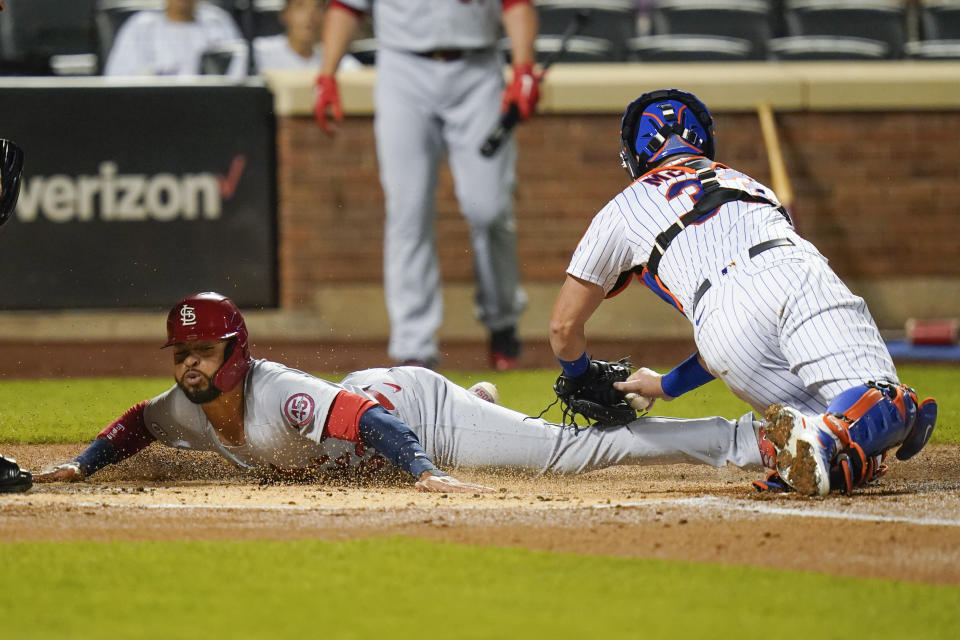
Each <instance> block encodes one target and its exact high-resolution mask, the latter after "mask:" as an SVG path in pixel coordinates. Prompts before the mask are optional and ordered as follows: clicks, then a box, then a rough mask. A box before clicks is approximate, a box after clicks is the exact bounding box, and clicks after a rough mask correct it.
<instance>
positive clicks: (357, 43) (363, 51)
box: [350, 38, 377, 65]
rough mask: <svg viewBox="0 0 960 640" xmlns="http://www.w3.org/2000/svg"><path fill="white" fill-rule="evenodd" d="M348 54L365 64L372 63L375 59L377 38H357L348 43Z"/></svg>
mask: <svg viewBox="0 0 960 640" xmlns="http://www.w3.org/2000/svg"><path fill="white" fill-rule="evenodd" d="M350 55H352V56H353V57H354V58H356V59H357V60H359V61H360V62H362V63H363V64H365V65H372V64H374V63H375V62H376V61H377V39H376V38H357V39H356V40H354V41H353V42H351V43H350Z"/></svg>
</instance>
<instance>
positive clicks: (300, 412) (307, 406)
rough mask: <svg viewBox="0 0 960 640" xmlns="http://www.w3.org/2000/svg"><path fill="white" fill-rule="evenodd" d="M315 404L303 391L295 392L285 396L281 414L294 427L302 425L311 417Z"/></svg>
mask: <svg viewBox="0 0 960 640" xmlns="http://www.w3.org/2000/svg"><path fill="white" fill-rule="evenodd" d="M315 407H316V404H315V403H314V401H313V398H311V397H310V396H308V395H307V394H305V393H296V394H294V395H292V396H290V397H289V398H287V401H286V403H284V405H283V414H284V415H285V416H286V417H287V420H289V421H290V424H292V425H293V426H295V427H302V426H304V425H306V424H308V423H309V422H310V421H311V420H312V419H313V410H314V408H315Z"/></svg>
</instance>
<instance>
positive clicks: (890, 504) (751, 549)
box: [0, 445, 960, 584]
mask: <svg viewBox="0 0 960 640" xmlns="http://www.w3.org/2000/svg"><path fill="white" fill-rule="evenodd" d="M81 449H82V446H80V445H22V446H17V445H6V446H5V447H4V453H5V454H7V455H12V456H13V457H15V458H17V459H18V460H19V461H20V463H21V465H22V466H23V467H24V468H27V469H31V470H36V469H42V468H46V467H49V466H51V465H53V464H55V463H56V462H59V461H62V460H65V459H69V458H71V457H73V456H74V455H76V453H78V452H79V451H80V450H81ZM958 468H960V447H958V446H955V445H937V446H928V447H927V448H926V449H924V451H923V452H921V453H920V454H919V455H917V456H916V457H915V458H914V459H912V460H910V461H908V462H905V463H901V462H897V461H893V463H892V464H891V470H890V472H889V473H888V474H887V476H886V477H884V478H883V479H882V480H881V481H880V483H878V484H877V485H875V486H871V487H869V488H867V489H865V490H863V491H862V492H860V493H858V494H857V495H855V496H853V497H847V496H843V495H837V494H832V495H830V496H828V497H827V498H823V499H808V498H801V497H799V496H795V495H767V494H759V493H757V492H756V491H754V490H753V488H752V487H751V486H750V480H752V479H755V478H756V477H757V476H756V474H750V473H745V472H743V471H740V470H739V469H735V468H724V469H714V468H712V467H706V466H694V465H672V466H666V467H618V468H612V469H606V470H603V471H598V472H591V473H587V474H583V475H579V476H557V475H549V476H539V477H538V476H534V475H524V474H516V473H503V472H498V471H496V470H479V469H477V470H475V469H470V470H461V471H459V472H458V474H457V475H458V477H460V478H461V479H464V480H468V481H472V482H478V483H480V484H484V485H487V486H490V487H493V488H495V489H496V490H497V491H496V493H493V494H423V493H418V492H417V491H415V490H414V488H413V486H412V483H411V482H410V481H409V480H408V479H404V478H401V477H399V476H387V477H384V478H380V479H376V480H370V479H364V480H358V479H356V478H346V477H328V478H323V479H321V480H317V481H313V482H308V483H297V484H276V483H266V482H263V481H261V480H259V479H258V478H256V477H252V476H249V475H246V474H243V473H241V472H239V471H237V470H236V469H234V468H233V467H231V466H229V465H228V464H227V463H226V462H225V461H223V460H222V459H220V458H219V457H217V456H215V455H211V454H198V453H195V452H184V451H177V450H173V449H164V448H160V447H156V448H150V449H148V450H146V451H145V452H143V453H142V454H140V455H138V456H136V457H134V458H132V459H130V460H128V461H126V462H124V463H122V464H120V465H117V466H116V467H115V468H112V469H109V470H104V471H103V472H101V473H98V474H97V475H95V476H94V477H93V478H91V479H89V480H88V481H85V482H81V483H76V484H59V483H58V484H48V485H35V486H34V488H33V489H32V490H31V491H30V492H28V493H24V494H4V495H2V496H0V539H3V540H5V541H11V542H13V541H37V540H98V541H130V540H257V539H263V540H288V539H300V538H321V539H328V540H347V539H354V538H364V537H371V536H395V535H403V536H415V537H420V538H425V539H430V540H444V541H450V542H456V543H463V544H476V545H498V546H517V547H524V548H529V549H537V550H545V551H565V552H574V553H586V554H598V555H615V556H628V557H651V558H668V559H673V560H686V561H692V562H719V563H724V564H746V565H753V566H765V567H776V568H784V569H798V570H805V571H819V572H825V573H832V574H837V575H846V576H854V577H882V578H892V579H898V580H908V581H914V582H927V583H939V584H960V474H958ZM836 541H848V542H847V543H845V544H838V543H837V542H836Z"/></svg>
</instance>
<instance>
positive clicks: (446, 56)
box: [410, 49, 489, 62]
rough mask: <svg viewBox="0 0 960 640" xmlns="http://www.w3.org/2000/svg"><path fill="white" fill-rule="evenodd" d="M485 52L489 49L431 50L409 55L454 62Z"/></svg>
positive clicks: (414, 52)
mask: <svg viewBox="0 0 960 640" xmlns="http://www.w3.org/2000/svg"><path fill="white" fill-rule="evenodd" d="M486 51H489V49H431V50H430V51H411V52H410V53H412V54H413V55H415V56H420V57H421V58H430V59H431V60H437V61H438V62H455V61H457V60H461V59H463V58H466V57H467V56H470V55H473V54H476V53H482V52H486Z"/></svg>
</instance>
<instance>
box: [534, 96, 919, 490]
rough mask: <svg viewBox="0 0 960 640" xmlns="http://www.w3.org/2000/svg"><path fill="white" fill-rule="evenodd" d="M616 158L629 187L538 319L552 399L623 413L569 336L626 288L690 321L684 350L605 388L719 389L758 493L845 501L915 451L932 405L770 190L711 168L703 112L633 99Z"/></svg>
mask: <svg viewBox="0 0 960 640" xmlns="http://www.w3.org/2000/svg"><path fill="white" fill-rule="evenodd" d="M620 148H621V154H620V155H621V160H622V163H623V167H624V168H625V169H626V170H627V173H628V174H629V176H630V181H631V184H630V186H628V187H626V188H625V189H624V190H623V191H621V192H620V193H619V194H618V195H616V196H615V197H614V198H613V199H612V200H611V201H610V202H609V203H608V204H607V205H606V206H605V207H604V208H603V209H602V210H601V211H600V212H599V213H597V215H596V216H595V217H594V218H593V221H592V222H591V223H590V226H589V228H588V229H587V231H586V233H585V234H584V236H583V238H582V239H581V241H580V244H579V245H578V246H577V248H576V250H575V251H574V254H573V257H572V259H571V260H570V265H569V267H568V268H567V278H566V281H565V282H564V284H563V287H562V289H561V291H560V294H559V296H558V298H557V300H556V303H555V304H554V307H553V312H552V316H551V319H550V344H551V346H552V347H553V352H554V354H555V355H556V357H557V358H558V359H559V361H560V365H561V367H562V369H563V374H562V375H561V377H560V379H559V380H558V383H557V387H556V391H557V394H558V395H559V396H560V397H561V399H566V400H567V401H568V402H571V404H572V403H574V402H580V404H581V405H582V404H583V401H584V399H585V398H587V399H589V398H591V397H592V394H593V391H591V390H592V389H594V388H595V387H597V388H600V389H605V391H603V392H602V393H600V395H597V396H595V397H593V399H594V400H595V401H596V404H599V405H607V404H611V403H612V407H613V410H615V411H616V412H618V413H619V412H621V411H623V412H624V415H623V416H621V417H622V418H626V417H627V416H626V411H627V410H628V407H627V403H626V397H625V396H623V395H617V394H614V393H613V392H611V390H610V389H609V384H608V383H606V380H609V379H613V378H615V377H617V376H618V375H622V374H623V371H622V370H612V369H611V368H610V367H609V366H606V365H603V364H599V363H596V362H594V361H591V360H590V358H589V357H588V356H587V354H586V346H587V342H586V337H585V331H584V326H585V324H586V321H587V319H589V318H590V316H591V315H592V314H593V312H594V311H595V310H596V309H597V307H598V306H599V305H600V304H601V303H602V302H603V300H604V299H605V298H609V297H611V296H613V295H616V294H617V293H619V292H620V291H621V290H623V288H625V287H626V286H627V285H628V284H629V283H630V281H631V280H632V279H633V277H634V276H636V277H637V278H638V279H639V280H641V281H642V282H643V283H644V284H645V285H646V286H648V287H649V288H650V289H651V290H653V291H654V292H655V293H657V294H658V295H659V296H660V297H661V298H663V299H664V300H665V301H666V302H668V303H670V304H671V305H673V306H674V307H676V309H677V310H678V311H679V312H680V313H682V314H683V315H684V316H685V317H686V318H687V319H688V320H689V321H690V323H691V324H692V325H693V335H694V340H695V342H696V344H697V348H698V351H697V353H694V354H693V355H692V356H690V358H688V359H687V360H686V361H685V362H683V363H681V364H680V365H678V366H677V367H675V368H674V369H673V370H672V371H670V372H669V373H667V374H665V375H660V374H659V373H657V372H655V371H652V370H650V369H647V368H641V369H639V370H638V371H636V372H635V373H633V374H631V375H630V376H629V379H628V380H626V381H621V382H615V383H614V387H615V388H616V390H617V391H618V392H623V393H634V394H637V395H638V396H639V397H640V398H644V399H645V400H648V401H653V400H655V399H657V398H663V399H665V400H670V399H672V398H675V397H677V396H679V395H682V394H684V393H686V392H688V391H692V390H693V389H695V388H697V387H699V386H701V385H703V384H706V383H707V382H709V381H711V380H713V379H714V377H719V378H721V379H722V380H723V381H724V383H726V385H727V386H728V387H729V388H730V390H731V391H733V393H734V394H735V395H736V396H737V397H739V398H741V399H742V400H744V401H746V402H748V403H749V404H750V405H751V406H752V407H753V408H754V409H755V410H756V411H757V412H758V413H759V414H761V415H765V418H766V425H765V435H766V436H767V437H769V439H770V441H771V442H772V446H771V447H768V448H767V453H768V454H775V459H776V468H775V471H774V473H773V474H771V475H770V476H769V477H768V478H767V480H765V481H763V482H759V483H756V484H757V485H758V487H759V488H762V489H771V490H785V489H790V488H792V489H795V490H796V491H798V492H800V493H803V494H806V495H820V496H822V495H826V494H827V493H829V492H830V490H831V489H842V490H844V491H846V492H847V493H848V494H849V493H851V492H852V491H853V489H854V488H856V487H858V486H861V485H863V484H866V483H868V482H871V481H873V480H875V479H877V478H878V477H880V475H882V474H883V472H884V471H885V470H886V467H885V465H884V464H883V460H884V456H885V454H886V452H887V451H888V450H889V449H891V448H894V447H899V448H898V449H897V458H899V459H900V460H906V459H908V458H910V457H911V456H913V455H915V454H916V453H917V452H918V451H920V450H921V449H922V448H923V446H924V445H925V444H926V443H927V441H928V440H929V438H930V434H931V433H932V432H933V428H934V425H935V423H936V418H937V403H936V401H935V400H934V399H932V398H928V399H926V400H924V401H923V402H920V401H919V400H918V398H917V394H916V392H915V391H914V390H913V389H911V388H909V387H907V386H905V385H903V384H901V383H900V381H899V380H898V378H897V371H896V369H895V367H894V365H893V360H892V359H891V358H890V354H889V353H888V352H887V349H886V345H885V344H884V342H883V340H882V338H881V337H880V333H879V331H878V330H877V327H876V324H875V323H874V321H873V318H872V317H871V316H870V312H869V311H868V310H867V306H866V304H865V303H864V301H863V299H862V298H859V297H857V296H855V295H854V294H853V293H851V292H850V290H849V289H848V288H847V287H846V285H844V283H843V282H841V281H840V279H839V278H838V277H837V276H836V274H834V273H833V271H832V270H831V269H830V267H829V266H828V265H827V260H826V259H825V258H824V257H823V256H822V255H821V254H820V253H819V252H818V251H817V249H816V247H814V246H813V245H812V244H810V243H809V242H807V241H806V240H804V239H803V238H801V237H800V236H799V235H797V233H796V232H795V231H794V229H793V224H792V222H791V221H790V218H789V216H788V215H787V214H786V211H785V210H784V209H783V207H782V206H781V205H780V202H779V201H778V200H777V197H776V195H775V194H774V192H773V190H771V189H770V188H769V187H766V186H765V185H762V184H760V183H759V182H757V181H756V180H754V179H753V178H751V177H750V176H747V175H745V174H743V173H741V172H739V171H736V170H735V169H731V168H729V167H726V166H724V165H723V164H720V163H718V162H715V161H714V159H713V158H714V152H715V146H714V126H713V116H712V115H710V112H709V110H708V109H707V107H706V106H705V105H704V104H703V103H702V102H700V100H698V99H697V97H696V96H694V95H693V94H690V93H687V92H685V91H679V90H676V89H664V90H660V91H653V92H650V93H646V94H643V95H642V96H640V97H639V98H637V100H635V101H634V102H632V103H631V104H630V105H629V106H628V107H627V110H626V112H625V113H624V115H623V119H622V121H621V125H620ZM598 381H602V383H600V382H598ZM576 394H579V396H578V395H576ZM573 406H576V405H573ZM587 406H589V405H587ZM760 441H761V442H763V441H764V439H763V438H761V439H760ZM770 449H773V451H770ZM773 457H774V456H773V455H767V456H766V458H767V459H768V460H770V461H771V462H772V458H773ZM770 466H773V465H770Z"/></svg>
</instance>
